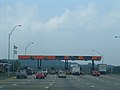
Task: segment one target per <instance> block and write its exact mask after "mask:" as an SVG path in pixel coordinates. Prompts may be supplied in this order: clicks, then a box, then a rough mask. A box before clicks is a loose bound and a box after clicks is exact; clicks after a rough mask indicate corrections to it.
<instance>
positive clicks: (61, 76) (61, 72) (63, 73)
mask: <svg viewBox="0 0 120 90" xmlns="http://www.w3.org/2000/svg"><path fill="white" fill-rule="evenodd" d="M58 77H59V78H66V73H65V72H64V71H61V70H60V71H58Z"/></svg>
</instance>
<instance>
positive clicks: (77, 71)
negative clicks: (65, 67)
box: [70, 64, 80, 75]
mask: <svg viewBox="0 0 120 90" xmlns="http://www.w3.org/2000/svg"><path fill="white" fill-rule="evenodd" d="M70 73H71V74H72V75H80V66H79V65H77V64H71V65H70Z"/></svg>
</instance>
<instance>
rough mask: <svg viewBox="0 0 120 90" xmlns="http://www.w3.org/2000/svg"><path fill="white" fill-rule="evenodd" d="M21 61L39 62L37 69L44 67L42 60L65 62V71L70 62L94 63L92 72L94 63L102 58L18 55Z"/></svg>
mask: <svg viewBox="0 0 120 90" xmlns="http://www.w3.org/2000/svg"><path fill="white" fill-rule="evenodd" d="M18 59H20V60H37V67H38V68H41V67H42V60H65V69H68V60H81V61H84V60H85V61H88V60H91V61H92V70H94V61H100V60H101V56H52V55H51V56H49V55H18Z"/></svg>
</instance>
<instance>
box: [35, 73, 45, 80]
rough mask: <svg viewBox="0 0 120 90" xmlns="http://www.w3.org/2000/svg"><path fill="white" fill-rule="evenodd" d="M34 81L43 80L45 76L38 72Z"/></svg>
mask: <svg viewBox="0 0 120 90" xmlns="http://www.w3.org/2000/svg"><path fill="white" fill-rule="evenodd" d="M36 79H45V75H44V74H43V73H41V72H38V73H37V74H36Z"/></svg>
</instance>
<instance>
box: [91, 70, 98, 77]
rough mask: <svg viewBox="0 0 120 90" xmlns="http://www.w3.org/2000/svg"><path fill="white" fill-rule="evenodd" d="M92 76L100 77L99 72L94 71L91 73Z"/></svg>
mask: <svg viewBox="0 0 120 90" xmlns="http://www.w3.org/2000/svg"><path fill="white" fill-rule="evenodd" d="M92 76H100V72H99V71H96V70H94V71H93V72H92Z"/></svg>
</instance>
